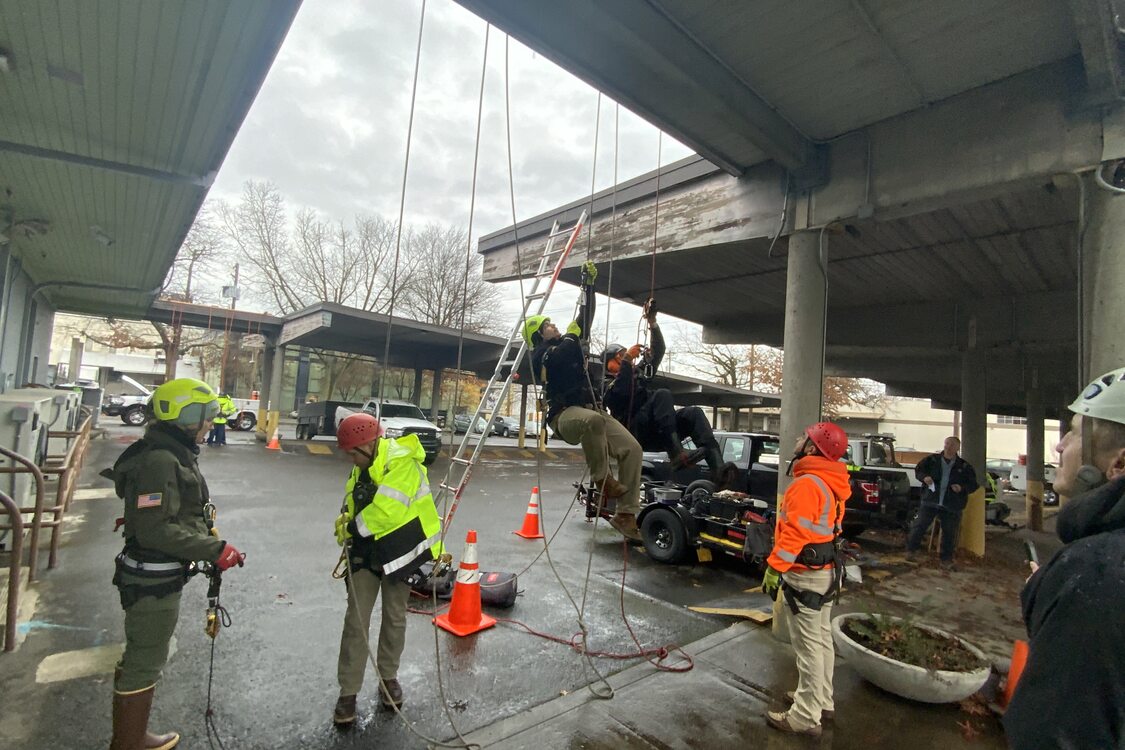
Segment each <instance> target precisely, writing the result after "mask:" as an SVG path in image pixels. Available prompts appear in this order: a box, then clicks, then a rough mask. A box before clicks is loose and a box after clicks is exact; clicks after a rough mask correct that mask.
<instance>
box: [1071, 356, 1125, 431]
mask: <svg viewBox="0 0 1125 750" xmlns="http://www.w3.org/2000/svg"><path fill="white" fill-rule="evenodd" d="M1070 410H1071V411H1072V412H1074V413H1075V414H1081V415H1083V416H1087V417H1094V418H1096V419H1104V420H1105V421H1107V422H1119V423H1121V424H1125V367H1119V368H1117V369H1116V370H1111V371H1109V372H1107V373H1106V374H1105V375H1102V376H1101V377H1100V378H1097V379H1096V380H1094V381H1093V382H1091V383H1090V385H1088V386H1086V390H1084V391H1082V395H1081V396H1079V397H1078V398H1076V399H1075V400H1074V403H1073V404H1071V405H1070Z"/></svg>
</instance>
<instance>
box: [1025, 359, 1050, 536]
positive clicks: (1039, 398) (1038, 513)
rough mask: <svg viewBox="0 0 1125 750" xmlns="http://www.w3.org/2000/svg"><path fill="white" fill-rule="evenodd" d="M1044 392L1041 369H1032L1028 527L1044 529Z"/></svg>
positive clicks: (1028, 419)
mask: <svg viewBox="0 0 1125 750" xmlns="http://www.w3.org/2000/svg"><path fill="white" fill-rule="evenodd" d="M1045 419H1046V410H1045V409H1044V408H1043V394H1042V393H1041V392H1040V391H1039V371H1038V369H1032V371H1031V382H1030V383H1029V384H1028V388H1027V527H1028V528H1029V529H1031V530H1032V531H1042V530H1043V479H1044V472H1043V453H1044V442H1045V441H1044V439H1043V438H1044V436H1043V422H1044V420H1045Z"/></svg>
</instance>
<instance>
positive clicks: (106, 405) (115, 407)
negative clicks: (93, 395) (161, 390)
mask: <svg viewBox="0 0 1125 750" xmlns="http://www.w3.org/2000/svg"><path fill="white" fill-rule="evenodd" d="M121 382H122V383H125V384H126V386H127V392H123V393H115V394H113V395H107V396H105V398H103V399H102V414H105V415H106V416H107V417H120V418H121V421H122V422H124V423H125V424H127V425H131V426H133V427H140V426H141V425H143V424H144V423H145V421H146V420H147V418H148V417H147V415H146V414H145V406H146V405H147V404H148V400H149V399H150V398H152V391H150V390H149V389H148V388H147V387H146V386H144V385H142V384H141V383H138V382H137V381H136V380H133V379H132V378H131V377H129V376H128V375H122V376H121Z"/></svg>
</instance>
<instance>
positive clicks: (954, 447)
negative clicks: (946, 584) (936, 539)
mask: <svg viewBox="0 0 1125 750" xmlns="http://www.w3.org/2000/svg"><path fill="white" fill-rule="evenodd" d="M960 449H961V441H960V440H959V439H958V438H956V437H953V436H950V437H947V438H946V439H945V446H944V448H943V449H942V451H941V453H932V454H930V455H929V456H926V457H925V458H923V459H922V460H921V461H919V462H918V465H917V466H916V467H915V468H914V476H916V477H918V481H919V482H921V483H922V505H921V507H920V508H919V509H918V517H917V518H915V519H914V524H913V525H912V526H911V527H910V533H909V534H907V537H906V559H907V560H913V559H915V557H916V556H917V553H918V548H919V547H921V546H922V537H923V536H925V535H926V532H927V531H929V529H930V526H931V525H932V524H933V522H934V519H938V521H939V522H940V523H941V567H942V568H944V569H946V570H953V550H954V549H956V547H957V532H958V531H959V530H960V528H961V511H963V510H965V504H966V503H968V501H969V495H971V494H972V493H973V492H975V491H976V489H977V487H979V486H980V485H978V484H977V473H976V471H974V470H973V467H972V466H971V465H970V464H969V462H968V461H966V460H965V459H963V458H961V457H960V456H959V455H957V451H958V450H960Z"/></svg>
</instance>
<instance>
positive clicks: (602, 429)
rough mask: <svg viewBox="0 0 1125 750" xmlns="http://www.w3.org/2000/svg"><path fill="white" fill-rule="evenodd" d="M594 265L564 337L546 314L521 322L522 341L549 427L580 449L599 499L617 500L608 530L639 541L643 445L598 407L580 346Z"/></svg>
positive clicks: (590, 307)
mask: <svg viewBox="0 0 1125 750" xmlns="http://www.w3.org/2000/svg"><path fill="white" fill-rule="evenodd" d="M597 275H598V270H597V268H596V267H595V266H594V264H593V263H590V262H587V263H586V264H585V265H583V267H582V284H581V291H580V292H579V294H580V295H581V297H580V300H581V301H580V305H579V311H578V318H577V319H576V320H574V321H572V322H571V324H570V325H568V326H567V328H566V333H565V334H562V333H560V332H559V329H558V327H557V326H556V325H555V324H554V323H552V322H551V319H550V318H548V317H547V316H546V315H532V316H531V317H529V318H527V320H525V321H524V326H523V338H524V341H526V342H527V345H528V347H529V348H530V349H531V367H532V372H533V373H534V374H535V382H536V383H538V384H539V385H540V386H542V387H543V390H544V395H545V400H546V401H547V424H548V425H549V426H550V427H551V430H552V431H553V432H554V433H555V434H556V435H558V436H559V437H560V438H562V439H563V440H564V441H565V442H567V443H569V444H571V445H581V446H582V453H583V455H584V456H585V458H586V465H587V466H588V467H589V470H590V477H591V478H592V479H593V480H594V483H595V484H596V485H597V486H598V487H599V489H600V490H601V493H602V496H603V497H606V498H611V499H616V501H617V505H616V512H615V514H614V515H613V516H612V517H611V518H610V519H609V523H610V525H612V526H613V528H615V529H617V530H618V531H619V532H621V534H622V535H623V536H625V537H626V538H628V539H633V540H639V539H640V538H641V532H640V529H639V528H637V512H638V511H639V510H640V507H641V505H640V503H641V446H640V444H639V443H638V442H637V440H636V438H634V437H633V436H632V435H631V434H630V433H629V431H628V430H627V429H625V427H624V426H623V425H622V424H621V423H620V422H618V421H617V420H615V419H613V418H612V417H611V416H609V415H608V414H606V413H605V412H604V411H602V410H601V409H600V408H598V399H597V397H596V396H595V394H594V389H593V387H592V385H591V383H590V376H589V373H588V372H587V369H586V352H585V351H584V349H583V341H586V342H588V340H589V335H590V328H591V323H592V321H593V318H594V280H595V279H596V278H597ZM610 457H613V458H614V459H615V460H616V461H617V472H618V476H617V477H616V478H615V477H614V476H613V474H611V473H610V468H609V458H610Z"/></svg>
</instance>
